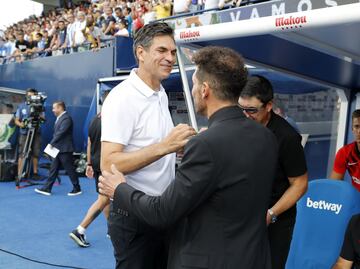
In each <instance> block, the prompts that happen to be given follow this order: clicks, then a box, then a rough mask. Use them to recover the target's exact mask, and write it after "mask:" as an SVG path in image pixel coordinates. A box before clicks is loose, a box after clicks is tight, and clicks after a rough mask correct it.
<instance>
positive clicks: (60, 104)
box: [53, 101, 66, 111]
mask: <svg viewBox="0 0 360 269" xmlns="http://www.w3.org/2000/svg"><path fill="white" fill-rule="evenodd" d="M53 104H54V105H57V106H61V107H62V108H63V110H64V111H66V106H65V103H64V101H55V102H54V103H53Z"/></svg>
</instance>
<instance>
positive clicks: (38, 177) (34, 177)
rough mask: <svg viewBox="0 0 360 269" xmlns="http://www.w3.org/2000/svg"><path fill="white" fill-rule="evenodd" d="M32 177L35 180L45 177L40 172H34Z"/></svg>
mask: <svg viewBox="0 0 360 269" xmlns="http://www.w3.org/2000/svg"><path fill="white" fill-rule="evenodd" d="M31 179H33V180H42V179H43V177H42V176H40V175H39V174H33V175H32V177H31Z"/></svg>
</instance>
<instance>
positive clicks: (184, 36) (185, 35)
mask: <svg viewBox="0 0 360 269" xmlns="http://www.w3.org/2000/svg"><path fill="white" fill-rule="evenodd" d="M197 37H200V32H199V31H183V32H180V39H187V38H197Z"/></svg>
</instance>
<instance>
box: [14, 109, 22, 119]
mask: <svg viewBox="0 0 360 269" xmlns="http://www.w3.org/2000/svg"><path fill="white" fill-rule="evenodd" d="M15 118H18V119H21V106H19V107H18V108H17V110H16V113H15Z"/></svg>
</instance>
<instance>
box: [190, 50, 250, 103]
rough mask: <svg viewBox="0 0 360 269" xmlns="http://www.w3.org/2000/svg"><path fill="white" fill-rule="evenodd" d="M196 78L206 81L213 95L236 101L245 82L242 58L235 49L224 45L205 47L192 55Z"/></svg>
mask: <svg viewBox="0 0 360 269" xmlns="http://www.w3.org/2000/svg"><path fill="white" fill-rule="evenodd" d="M193 61H194V63H195V65H196V66H197V71H196V78H197V79H199V80H200V82H201V83H202V82H205V81H206V82H207V83H208V84H209V87H210V88H211V89H212V90H213V93H214V95H215V96H216V97H217V98H218V99H220V100H224V101H231V102H236V103H237V101H238V99H239V96H240V93H241V91H242V89H243V87H244V86H245V84H246V80H247V74H248V73H247V69H246V68H245V64H244V59H243V58H242V56H241V55H240V54H239V53H237V52H236V51H234V50H232V49H229V48H224V47H213V46H210V47H205V48H202V49H199V50H198V51H197V52H196V53H195V54H194V56H193Z"/></svg>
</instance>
